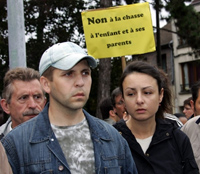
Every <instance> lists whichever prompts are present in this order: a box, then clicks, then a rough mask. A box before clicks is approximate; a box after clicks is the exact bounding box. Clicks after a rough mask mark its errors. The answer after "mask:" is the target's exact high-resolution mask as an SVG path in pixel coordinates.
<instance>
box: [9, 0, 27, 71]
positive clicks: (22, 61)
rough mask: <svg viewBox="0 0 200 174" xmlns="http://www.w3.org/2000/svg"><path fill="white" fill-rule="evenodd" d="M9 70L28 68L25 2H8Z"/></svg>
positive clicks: (17, 0)
mask: <svg viewBox="0 0 200 174" xmlns="http://www.w3.org/2000/svg"><path fill="white" fill-rule="evenodd" d="M7 13H8V43H9V68H10V69H12V68H15V67H26V48H25V27H24V5H23V0H14V1H13V0H7Z"/></svg>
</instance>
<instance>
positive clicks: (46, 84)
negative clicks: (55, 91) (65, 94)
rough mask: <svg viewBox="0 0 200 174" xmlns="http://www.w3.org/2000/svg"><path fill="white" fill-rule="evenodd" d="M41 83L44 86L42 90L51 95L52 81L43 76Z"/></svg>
mask: <svg viewBox="0 0 200 174" xmlns="http://www.w3.org/2000/svg"><path fill="white" fill-rule="evenodd" d="M40 83H41V85H42V88H43V90H44V91H45V92H46V93H48V94H49V93H50V91H51V90H50V81H49V80H48V79H47V78H46V77H44V76H41V77H40Z"/></svg>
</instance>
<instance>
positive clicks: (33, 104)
mask: <svg viewBox="0 0 200 174" xmlns="http://www.w3.org/2000/svg"><path fill="white" fill-rule="evenodd" d="M36 106H37V104H36V101H35V100H34V98H33V97H29V100H28V107H29V108H36Z"/></svg>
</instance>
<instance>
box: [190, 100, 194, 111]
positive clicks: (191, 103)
mask: <svg viewBox="0 0 200 174" xmlns="http://www.w3.org/2000/svg"><path fill="white" fill-rule="evenodd" d="M190 105H191V108H192V110H193V111H194V101H193V100H190Z"/></svg>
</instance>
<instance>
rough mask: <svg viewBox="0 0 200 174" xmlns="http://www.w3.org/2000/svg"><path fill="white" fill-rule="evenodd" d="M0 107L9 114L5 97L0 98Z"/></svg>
mask: <svg viewBox="0 0 200 174" xmlns="http://www.w3.org/2000/svg"><path fill="white" fill-rule="evenodd" d="M1 107H2V109H3V110H4V112H5V113H7V114H10V107H9V104H8V103H7V101H6V99H1Z"/></svg>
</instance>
